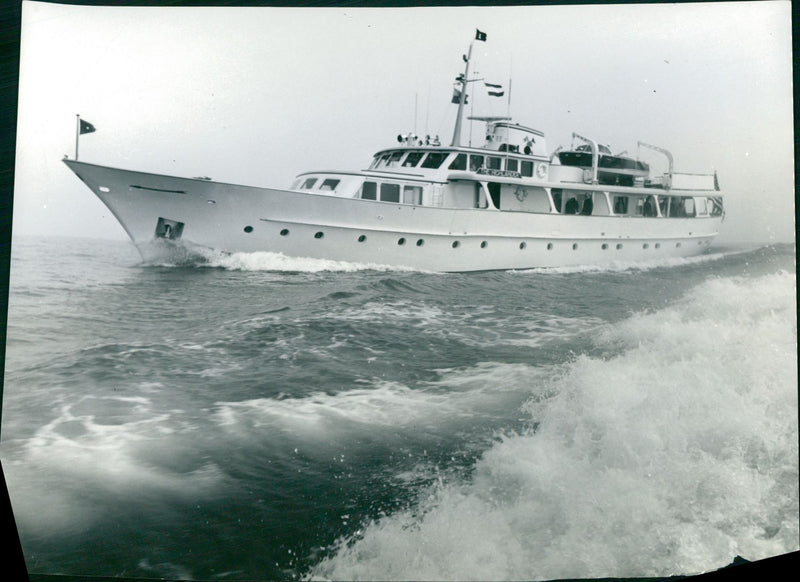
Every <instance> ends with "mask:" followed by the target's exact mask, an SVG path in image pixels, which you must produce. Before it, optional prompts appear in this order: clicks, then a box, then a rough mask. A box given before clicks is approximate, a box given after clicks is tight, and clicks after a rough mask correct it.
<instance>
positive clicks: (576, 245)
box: [572, 243, 578, 251]
mask: <svg viewBox="0 0 800 582" xmlns="http://www.w3.org/2000/svg"><path fill="white" fill-rule="evenodd" d="M572 250H573V251H577V250H578V243H572Z"/></svg>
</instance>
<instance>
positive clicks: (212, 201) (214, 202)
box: [206, 200, 217, 204]
mask: <svg viewBox="0 0 800 582" xmlns="http://www.w3.org/2000/svg"><path fill="white" fill-rule="evenodd" d="M206 202H208V203H209V204H216V203H217V201H216V200H206Z"/></svg>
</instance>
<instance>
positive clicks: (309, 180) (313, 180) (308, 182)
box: [300, 178, 317, 190]
mask: <svg viewBox="0 0 800 582" xmlns="http://www.w3.org/2000/svg"><path fill="white" fill-rule="evenodd" d="M316 183H317V179H316V178H306V181H305V182H303V185H302V186H300V188H301V189H302V190H311V188H313V187H314V184H316Z"/></svg>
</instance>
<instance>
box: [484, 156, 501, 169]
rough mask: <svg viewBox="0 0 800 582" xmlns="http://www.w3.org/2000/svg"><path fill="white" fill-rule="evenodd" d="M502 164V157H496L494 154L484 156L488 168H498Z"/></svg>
mask: <svg viewBox="0 0 800 582" xmlns="http://www.w3.org/2000/svg"><path fill="white" fill-rule="evenodd" d="M502 165H503V159H502V158H496V157H494V156H489V157H487V158H486V167H487V168H488V169H490V170H499V169H500V168H501V167H502Z"/></svg>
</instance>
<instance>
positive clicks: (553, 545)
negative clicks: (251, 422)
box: [308, 273, 798, 580]
mask: <svg viewBox="0 0 800 582" xmlns="http://www.w3.org/2000/svg"><path fill="white" fill-rule="evenodd" d="M794 297H795V293H794V277H793V276H792V275H791V274H788V273H778V274H775V275H769V276H763V277H760V278H758V279H753V280H746V279H740V278H725V279H714V280H709V281H707V282H705V283H703V284H701V285H700V286H698V287H697V288H695V289H693V290H692V291H691V292H689V293H688V294H687V295H686V296H685V297H684V298H683V299H682V300H680V301H679V302H677V303H676V304H674V305H672V306H670V307H667V308H665V309H663V310H660V311H657V312H654V313H640V314H637V315H634V316H633V317H631V318H629V319H628V320H626V321H624V322H622V323H620V324H616V325H613V326H608V327H607V328H606V329H605V330H604V331H603V333H601V334H600V335H599V336H598V338H597V343H598V346H599V347H600V349H601V350H605V353H604V354H603V355H601V356H595V357H589V356H585V355H583V356H578V357H577V358H576V359H575V360H574V361H572V362H570V363H567V364H565V365H564V367H563V368H562V369H561V371H560V373H555V374H553V375H552V376H551V377H550V378H549V379H548V380H545V383H546V384H547V390H545V391H542V389H541V387H539V393H540V394H541V393H552V394H553V395H552V396H551V397H549V398H547V397H545V398H542V397H536V398H532V399H531V400H529V402H528V403H527V405H526V406H525V410H526V411H527V412H528V413H529V414H530V420H531V428H530V429H529V430H528V431H527V432H526V433H524V434H520V435H508V436H506V437H504V438H503V439H502V440H501V441H500V442H498V443H497V444H496V445H494V446H492V447H491V448H490V449H488V450H487V451H486V452H485V454H484V455H483V456H482V457H481V458H480V459H479V460H478V461H477V463H476V465H475V468H474V472H473V474H472V476H471V478H469V479H467V480H464V481H462V482H451V483H446V482H443V483H441V484H438V485H435V486H433V487H431V489H430V491H429V494H428V495H427V496H422V498H421V501H420V502H419V503H418V504H417V505H416V506H414V507H412V508H409V509H407V510H404V511H400V512H398V513H395V514H393V515H391V516H389V517H386V518H383V519H380V520H373V521H371V522H370V523H368V524H365V527H363V528H362V529H361V531H360V532H359V534H358V535H357V536H354V537H351V538H347V539H342V540H340V542H339V546H338V550H337V551H336V552H335V553H334V554H333V555H330V556H328V557H327V558H325V559H323V560H322V561H321V562H320V563H319V564H318V565H317V566H316V567H314V568H313V569H312V570H311V571H310V572H309V574H308V577H309V578H332V579H451V580H452V579H454V580H497V579H519V578H525V579H555V578H568V577H608V576H624V577H625V576H666V575H671V574H679V573H681V574H691V573H697V572H702V571H707V570H711V569H714V568H717V567H721V566H724V565H726V564H728V563H729V562H730V561H731V559H732V558H733V557H734V556H735V555H737V554H738V555H742V556H744V557H745V558H747V559H749V560H756V559H760V558H764V557H768V556H772V555H776V554H781V553H784V552H788V551H793V550H796V549H797V537H798V518H797V516H798V504H797V496H796V483H797V478H798V466H797V458H798V451H797V414H796V413H797V390H796V388H797V385H796V379H797V367H796V338H797V324H796V310H795V301H794Z"/></svg>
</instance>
